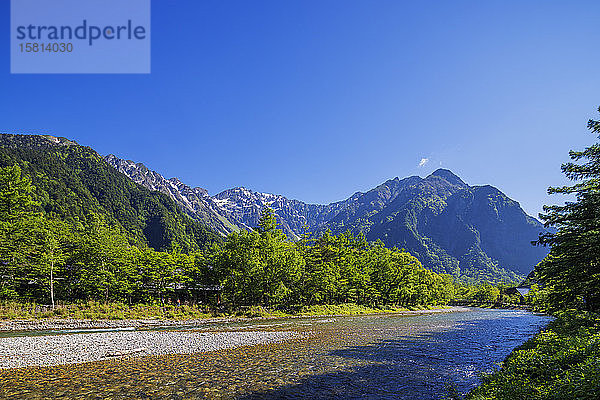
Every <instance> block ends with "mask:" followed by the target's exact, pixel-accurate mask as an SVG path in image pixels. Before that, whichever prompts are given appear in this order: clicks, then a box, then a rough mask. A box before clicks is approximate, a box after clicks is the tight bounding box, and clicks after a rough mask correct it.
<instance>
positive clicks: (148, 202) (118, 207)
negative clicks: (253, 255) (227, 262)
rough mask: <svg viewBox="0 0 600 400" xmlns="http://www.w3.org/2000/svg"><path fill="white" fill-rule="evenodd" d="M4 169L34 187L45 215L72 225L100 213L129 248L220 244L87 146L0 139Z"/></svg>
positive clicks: (164, 198) (191, 247)
mask: <svg viewBox="0 0 600 400" xmlns="http://www.w3.org/2000/svg"><path fill="white" fill-rule="evenodd" d="M2 167H9V168H13V169H14V168H16V167H18V168H20V170H22V171H23V174H25V175H27V176H28V179H30V180H31V182H32V183H33V185H35V191H34V192H31V194H32V195H33V196H34V200H36V201H37V202H39V203H40V205H41V207H42V208H43V210H44V211H45V212H46V214H48V215H53V216H57V217H58V218H60V219H61V220H64V221H66V222H69V223H71V224H73V225H77V224H85V223H88V222H89V221H88V220H87V219H88V217H89V216H90V215H91V214H100V215H102V216H103V217H104V218H105V219H106V221H107V223H108V224H109V225H119V226H121V227H122V228H123V229H124V230H125V231H126V232H127V234H128V240H130V241H132V243H137V244H146V245H149V246H150V247H152V248H154V249H156V250H168V249H170V248H171V247H172V246H173V245H175V244H177V245H178V246H180V247H181V248H182V249H183V250H184V251H195V250H198V249H201V248H203V247H204V246H205V245H206V244H207V243H210V242H213V241H218V240H219V238H218V236H217V235H216V234H215V233H214V232H212V231H211V230H210V229H208V228H206V227H205V226H203V225H201V224H199V223H198V222H195V221H193V220H192V219H191V218H189V217H188V216H187V215H185V213H184V212H183V211H181V210H180V209H179V208H178V206H177V205H176V204H175V202H174V201H172V200H171V199H170V198H168V197H167V196H166V195H164V194H162V193H159V192H151V191H149V190H147V189H145V188H144V187H142V186H140V185H137V184H135V183H134V182H132V181H131V180H130V179H129V178H127V177H126V176H125V175H123V174H121V173H119V172H118V171H117V170H115V169H114V168H113V167H111V166H110V165H108V164H107V163H106V161H105V160H104V159H103V158H102V157H101V156H100V155H98V154H97V153H96V152H95V151H94V150H92V149H90V148H89V147H83V146H79V145H76V144H73V142H64V141H63V144H55V143H53V142H51V141H50V140H47V139H44V138H42V137H40V136H29V135H6V134H3V135H0V168H2ZM13 174H14V172H13ZM0 184H2V187H3V188H7V187H6V186H5V185H4V183H3V182H0ZM15 184H16V183H15ZM3 190H8V189H3ZM0 212H1V210H0Z"/></svg>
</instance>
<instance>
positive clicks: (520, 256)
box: [0, 134, 548, 281]
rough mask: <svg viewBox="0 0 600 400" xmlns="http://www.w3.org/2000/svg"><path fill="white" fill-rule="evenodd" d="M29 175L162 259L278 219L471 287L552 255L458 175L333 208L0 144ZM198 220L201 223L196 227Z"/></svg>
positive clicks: (536, 229)
mask: <svg viewBox="0 0 600 400" xmlns="http://www.w3.org/2000/svg"><path fill="white" fill-rule="evenodd" d="M15 164H17V165H20V166H21V168H22V170H23V172H24V173H25V174H26V175H27V176H29V177H31V179H32V182H33V184H34V185H35V186H36V192H37V196H38V201H39V202H40V204H41V206H42V207H43V208H44V209H45V210H46V212H48V213H51V214H55V215H59V216H61V217H63V218H65V219H67V220H70V221H73V222H74V223H77V221H82V220H85V219H86V218H88V214H89V213H90V212H95V213H99V214H102V215H104V217H105V218H106V219H107V220H108V222H110V223H114V224H118V225H120V226H121V227H122V228H123V229H124V230H126V231H128V232H130V234H131V236H132V237H133V238H135V240H136V241H139V242H144V243H146V244H147V245H149V246H151V247H154V248H156V249H159V250H160V249H169V248H172V247H173V246H174V245H176V246H178V247H179V248H181V249H183V250H184V251H193V250H195V249H201V248H203V247H204V246H206V245H208V244H210V243H212V242H215V241H217V242H218V241H220V240H222V239H220V238H219V237H221V238H222V237H224V236H226V235H227V234H229V233H231V232H234V231H239V230H241V229H246V230H249V229H252V228H253V227H255V226H257V224H258V220H259V218H260V214H261V210H262V209H264V208H265V207H270V208H272V209H273V210H274V211H275V214H276V216H277V219H278V223H279V226H280V228H281V229H282V230H283V231H284V233H285V234H286V235H287V236H288V237H289V238H290V239H291V240H296V239H298V238H299V237H300V236H301V235H303V234H305V233H311V234H312V235H313V237H314V236H316V235H319V234H320V233H322V232H324V231H326V230H330V231H331V232H332V233H334V234H335V233H341V232H344V231H347V230H349V231H351V232H352V233H354V234H363V235H364V236H365V237H366V239H367V240H369V241H377V240H380V241H381V242H383V244H384V245H385V246H388V247H398V248H404V249H406V250H408V251H409V252H410V253H411V254H413V255H414V256H416V257H417V258H418V259H419V260H420V261H421V262H422V264H423V265H424V266H425V267H427V268H429V269H431V270H434V271H436V272H439V273H448V274H452V275H454V276H456V277H460V278H461V279H463V280H466V281H478V280H482V279H484V280H489V281H498V280H503V279H508V280H517V279H519V277H521V276H524V275H527V274H528V273H529V272H530V271H531V270H532V269H533V267H534V266H535V265H536V264H537V263H538V262H539V261H541V260H542V258H543V257H545V255H546V254H547V251H548V250H547V249H545V248H541V247H534V246H532V245H531V244H530V242H531V241H533V240H535V239H537V237H538V235H539V234H540V233H541V232H544V227H543V225H542V224H541V223H540V222H539V221H537V220H536V219H535V218H533V217H530V216H528V215H527V214H526V213H525V212H524V211H523V209H522V208H521V207H520V205H519V203H518V202H516V201H514V200H512V199H510V198H508V197H507V196H506V195H504V194H503V193H502V192H501V191H500V190H498V189H497V188H495V187H493V186H489V185H485V186H470V185H468V184H467V183H465V182H463V180H462V179H460V178H459V177H458V176H456V175H455V174H453V173H452V172H451V171H449V170H445V169H438V170H437V171H435V172H433V173H432V174H431V175H429V176H427V177H425V178H422V177H419V176H411V177H408V178H404V179H400V178H394V179H390V180H388V181H386V182H384V183H382V184H380V185H379V186H377V187H375V188H373V189H371V190H368V191H366V192H364V193H363V192H357V193H354V194H353V195H352V196H350V197H349V198H347V199H346V200H343V201H339V202H334V203H331V204H308V203H304V202H302V201H299V200H293V199H288V198H286V197H284V196H281V195H277V194H271V193H261V192H255V191H252V190H250V189H247V188H244V187H237V188H232V189H228V190H225V191H223V192H221V193H218V194H216V195H213V196H211V195H210V194H209V193H208V191H207V190H205V189H203V188H200V187H191V186H188V185H186V184H185V183H183V182H181V181H180V180H179V179H177V178H170V179H167V178H165V177H163V176H162V175H161V174H159V173H158V172H155V171H152V170H150V169H149V168H147V167H146V166H145V165H144V164H142V163H136V162H133V161H128V160H123V159H120V158H118V157H116V156H114V155H108V156H104V157H102V156H100V155H99V154H98V153H97V152H95V151H94V150H93V149H91V148H89V147H85V146H80V145H78V144H77V143H76V142H74V141H72V140H69V139H65V138H57V137H54V136H49V135H12V134H1V135H0V167H3V166H7V165H15ZM190 217H191V218H190Z"/></svg>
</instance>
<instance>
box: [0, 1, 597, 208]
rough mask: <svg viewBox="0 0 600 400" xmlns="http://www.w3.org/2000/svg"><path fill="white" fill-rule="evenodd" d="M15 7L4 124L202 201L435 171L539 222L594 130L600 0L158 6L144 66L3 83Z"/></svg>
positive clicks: (338, 190) (337, 195) (2, 100)
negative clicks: (567, 164) (77, 147)
mask: <svg viewBox="0 0 600 400" xmlns="http://www.w3.org/2000/svg"><path fill="white" fill-rule="evenodd" d="M8 3H9V2H8V1H2V2H1V3H0V14H1V15H2V18H3V20H4V22H5V25H4V26H5V28H4V32H5V39H4V40H2V41H0V54H4V56H3V58H2V59H1V60H2V61H3V62H2V65H1V67H0V110H2V111H1V112H0V116H1V118H0V131H1V132H12V133H50V134H54V135H57V136H66V137H68V138H71V139H74V140H76V141H78V142H79V143H80V144H84V145H88V146H91V147H93V148H94V149H96V150H97V151H98V152H99V153H101V154H108V153H114V154H116V155H117V156H119V157H122V158H126V159H132V160H136V161H141V162H144V163H145V164H146V165H147V166H148V167H150V168H151V169H154V170H156V171H158V172H160V173H162V174H163V175H165V176H166V177H172V176H177V177H179V178H180V179H181V180H182V181H184V182H186V183H188V184H189V185H191V186H201V187H204V188H206V189H208V190H209V192H210V193H211V194H214V193H217V192H219V191H221V190H224V189H227V188H230V187H234V186H245V187H248V188H251V189H253V190H259V191H266V192H272V193H278V194H283V195H285V196H287V197H290V198H296V199H299V200H303V201H306V202H314V203H328V202H331V201H336V200H341V199H344V198H346V197H348V196H350V195H351V194H352V193H354V192H356V191H365V190H368V189H370V188H372V187H374V186H376V185H378V184H380V183H382V182H383V181H385V180H387V179H390V178H394V177H396V176H399V177H405V176H409V175H421V176H425V175H427V174H429V173H431V172H432V171H433V170H435V169H436V168H439V167H443V168H448V169H451V170H452V171H454V172H455V173H456V174H458V175H459V176H461V177H462V178H463V180H465V181H466V182H467V183H470V184H492V185H494V186H497V187H498V188H500V189H501V190H503V191H504V192H505V193H506V194H507V195H509V196H510V197H512V198H513V199H515V200H517V201H519V202H520V203H521V205H522V206H523V208H524V209H525V210H526V211H527V212H528V213H530V214H533V215H537V213H538V212H539V211H540V210H541V206H542V204H548V203H552V202H556V201H557V200H558V199H555V198H552V197H548V196H546V188H547V187H548V186H549V185H559V184H563V183H565V181H564V179H563V178H562V175H561V172H560V164H561V163H562V162H564V161H566V160H567V155H568V150H569V149H571V148H575V149H579V148H583V147H584V146H586V145H589V144H591V143H593V142H594V139H595V138H594V137H593V136H592V135H591V134H589V133H588V131H587V130H586V122H587V120H588V119H589V118H590V117H596V116H598V114H597V112H596V109H597V107H598V106H599V105H600V96H599V95H598V94H599V93H600V91H599V88H600V74H599V73H598V68H599V66H600V62H599V61H600V60H599V58H600V54H599V53H600V52H598V51H597V50H598V42H599V39H600V36H599V29H598V23H597V21H598V16H599V15H600V2H597V1H576V2H566V1H561V2H559V1H460V0H457V1H452V2H449V1H418V2H417V1H413V2H403V1H376V2H372V1H333V0H331V1H289V2H288V1H285V2H282V1H252V2H249V1H198V0H177V1H174V0H153V1H152V73H151V74H149V75H11V74H10V73H9V71H10V59H9V4H8ZM425 159H426V160H427V162H425V161H423V163H424V165H422V166H421V167H419V164H420V163H421V161H422V160H425ZM423 163H422V164H423Z"/></svg>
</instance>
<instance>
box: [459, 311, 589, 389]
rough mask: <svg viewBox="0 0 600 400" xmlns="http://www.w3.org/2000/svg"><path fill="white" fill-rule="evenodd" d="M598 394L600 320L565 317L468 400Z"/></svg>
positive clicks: (485, 380)
mask: <svg viewBox="0 0 600 400" xmlns="http://www.w3.org/2000/svg"><path fill="white" fill-rule="evenodd" d="M598 393H600V315H598V314H591V313H582V312H579V313H574V312H564V313H561V314H558V315H557V318H556V319H555V320H554V321H552V322H551V323H550V324H549V325H548V326H547V328H546V329H545V330H543V331H542V332H540V333H539V334H538V335H536V336H535V337H533V338H532V339H530V340H528V341H527V342H526V343H525V344H523V345H522V346H519V347H517V348H516V349H515V350H514V351H513V352H512V353H511V354H510V355H509V356H508V357H507V358H506V359H505V360H504V362H503V363H502V368H501V369H500V370H499V371H497V372H495V373H493V374H490V375H487V376H485V377H484V378H483V380H482V384H481V386H479V387H477V388H475V389H474V390H473V391H471V392H470V393H469V394H468V395H467V396H466V400H487V399H505V400H521V399H532V400H534V399H537V400H546V399H547V400H550V399H553V400H559V399H565V400H567V399H569V400H570V399H582V400H586V399H589V400H595V399H597V398H598Z"/></svg>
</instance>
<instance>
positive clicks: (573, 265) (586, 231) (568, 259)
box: [536, 109, 600, 311]
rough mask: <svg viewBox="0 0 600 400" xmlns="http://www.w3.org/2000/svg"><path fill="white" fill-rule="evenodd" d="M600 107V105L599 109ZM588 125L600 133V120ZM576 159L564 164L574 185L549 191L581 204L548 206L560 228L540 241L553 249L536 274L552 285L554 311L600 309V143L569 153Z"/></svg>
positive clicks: (549, 222)
mask: <svg viewBox="0 0 600 400" xmlns="http://www.w3.org/2000/svg"><path fill="white" fill-rule="evenodd" d="M599 111H600V109H599ZM588 127H589V129H590V130H591V131H592V133H594V134H599V133H600V122H599V121H594V120H590V121H589V122H588ZM569 155H570V156H571V159H572V160H573V161H574V162H569V163H566V164H563V165H562V171H563V173H564V174H565V175H566V176H567V178H569V179H571V180H573V181H577V182H578V183H576V184H574V185H573V186H565V187H551V188H549V189H548V193H549V194H554V193H559V194H571V195H575V197H576V201H575V202H567V203H566V204H565V205H563V206H545V207H544V212H545V214H543V215H541V217H542V219H543V220H544V222H545V224H546V226H554V227H556V228H558V232H556V233H554V234H546V235H542V236H541V237H540V239H539V243H540V244H543V245H549V246H551V251H550V254H549V255H548V257H546V258H545V259H544V260H543V261H542V262H541V263H540V264H539V265H538V266H537V267H536V275H537V276H538V278H539V279H540V280H541V281H542V282H543V283H544V284H545V285H546V296H547V301H548V306H549V307H550V308H551V309H554V310H557V309H564V308H578V309H585V310H591V311H597V310H599V309H600V246H598V243H600V229H599V228H598V227H599V226H600V143H595V144H593V145H592V146H590V147H588V148H586V149H585V150H584V151H571V152H570V153H569Z"/></svg>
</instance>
